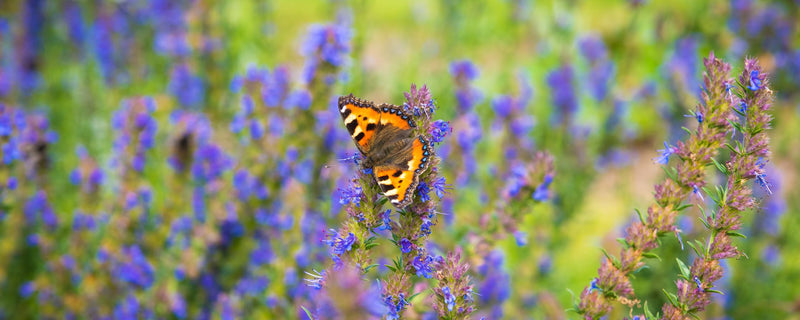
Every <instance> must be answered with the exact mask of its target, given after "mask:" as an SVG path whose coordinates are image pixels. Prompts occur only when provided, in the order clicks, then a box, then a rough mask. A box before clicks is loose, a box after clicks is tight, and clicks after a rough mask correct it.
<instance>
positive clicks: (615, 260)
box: [600, 248, 620, 268]
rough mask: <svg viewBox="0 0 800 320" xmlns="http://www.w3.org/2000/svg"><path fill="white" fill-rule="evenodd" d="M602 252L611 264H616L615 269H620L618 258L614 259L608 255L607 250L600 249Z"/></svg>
mask: <svg viewBox="0 0 800 320" xmlns="http://www.w3.org/2000/svg"><path fill="white" fill-rule="evenodd" d="M600 250H601V251H603V254H604V255H605V256H606V258H607V259H608V260H609V261H611V263H613V264H614V266H615V267H617V268H619V266H620V264H619V260H617V257H614V256H612V255H610V254H608V251H606V249H603V248H600Z"/></svg>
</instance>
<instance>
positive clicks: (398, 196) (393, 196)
mask: <svg viewBox="0 0 800 320" xmlns="http://www.w3.org/2000/svg"><path fill="white" fill-rule="evenodd" d="M373 171H374V172H375V179H376V180H377V181H378V185H379V186H380V187H381V191H383V195H385V196H386V197H387V198H389V201H391V202H392V204H394V205H395V206H398V205H400V204H405V203H408V202H411V192H413V190H414V189H413V188H412V186H413V187H414V188H416V184H417V181H416V177H415V176H414V175H415V174H414V171H411V170H399V169H396V168H391V167H389V166H381V167H375V168H374V169H373Z"/></svg>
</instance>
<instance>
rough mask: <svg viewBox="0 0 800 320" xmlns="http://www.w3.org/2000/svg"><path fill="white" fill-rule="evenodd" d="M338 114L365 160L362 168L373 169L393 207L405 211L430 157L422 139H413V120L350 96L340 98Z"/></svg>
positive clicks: (400, 111)
mask: <svg viewBox="0 0 800 320" xmlns="http://www.w3.org/2000/svg"><path fill="white" fill-rule="evenodd" d="M339 113H340V114H341V115H342V120H344V126H345V127H346V128H347V131H348V132H349V133H350V136H351V137H353V140H354V141H355V143H356V147H357V148H358V150H359V151H361V154H362V155H363V156H364V160H363V161H362V165H363V166H364V168H371V169H372V173H373V174H374V176H375V180H376V181H377V182H378V185H379V186H380V187H381V191H383V194H384V195H385V196H386V197H387V198H388V199H389V201H390V202H391V203H392V204H393V205H394V206H395V207H397V208H399V209H403V208H405V207H406V206H407V205H408V204H410V203H411V201H412V198H413V194H414V190H416V188H417V184H418V183H419V175H420V174H421V173H423V172H425V170H426V169H427V168H428V165H429V164H430V160H431V156H432V154H433V151H432V148H431V145H430V144H429V143H428V141H427V140H426V139H425V138H424V137H422V136H421V135H420V136H414V133H413V131H412V130H413V129H412V128H415V127H416V124H415V123H414V120H412V119H411V116H410V115H409V114H408V113H407V112H405V111H403V109H402V108H400V107H398V106H396V105H392V104H386V103H384V104H381V105H378V106H375V104H374V103H373V102H372V101H366V100H361V99H359V98H356V97H354V96H353V95H352V94H350V95H349V96H341V97H339Z"/></svg>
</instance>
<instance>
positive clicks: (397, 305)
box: [383, 292, 410, 320]
mask: <svg viewBox="0 0 800 320" xmlns="http://www.w3.org/2000/svg"><path fill="white" fill-rule="evenodd" d="M395 300H396V301H397V302H395ZM383 303H384V304H385V305H386V306H387V307H388V310H387V312H386V320H397V319H400V312H401V311H403V309H405V308H406V306H408V305H409V304H410V303H408V301H407V300H406V297H405V295H404V294H403V293H402V292H401V293H399V294H398V295H397V298H396V299H395V297H394V296H392V295H386V296H385V297H384V298H383Z"/></svg>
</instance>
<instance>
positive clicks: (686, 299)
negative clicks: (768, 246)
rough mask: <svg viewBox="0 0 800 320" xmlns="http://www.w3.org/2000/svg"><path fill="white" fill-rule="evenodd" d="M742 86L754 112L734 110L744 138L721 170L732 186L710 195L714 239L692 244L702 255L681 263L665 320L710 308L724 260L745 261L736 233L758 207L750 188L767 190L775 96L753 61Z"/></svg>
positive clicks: (740, 90) (740, 93)
mask: <svg viewBox="0 0 800 320" xmlns="http://www.w3.org/2000/svg"><path fill="white" fill-rule="evenodd" d="M738 80H739V81H738V87H737V89H738V90H737V91H738V92H737V96H739V97H740V98H741V100H742V102H744V104H746V105H747V106H749V108H748V109H747V111H746V112H745V111H742V110H737V109H734V110H736V111H737V113H738V117H737V118H738V119H737V121H731V125H732V126H733V127H734V128H735V129H736V130H737V132H740V133H741V134H742V136H741V139H737V140H735V141H734V142H735V146H733V147H732V150H731V158H730V160H728V161H727V162H726V163H725V164H724V165H720V166H719V169H720V170H721V171H722V173H723V174H725V175H726V176H727V182H726V184H725V186H724V187H722V188H718V189H717V192H716V193H712V194H711V198H712V199H713V200H714V202H715V204H716V206H717V209H716V210H708V211H706V212H708V214H707V215H706V216H705V217H704V219H703V224H704V225H705V226H706V228H708V230H709V231H710V232H711V235H710V236H709V238H708V241H707V242H706V243H703V242H699V241H698V242H695V243H690V246H691V247H692V249H694V250H695V253H696V254H697V258H696V259H695V260H694V262H693V263H692V265H691V267H690V268H687V267H686V265H684V264H683V263H682V262H680V260H679V265H680V269H681V275H680V277H681V279H679V280H677V281H676V285H677V287H678V292H677V293H676V294H672V293H668V296H669V298H670V299H669V303H667V304H664V307H663V308H662V311H663V312H664V315H663V319H685V318H686V317H687V316H689V315H693V314H695V313H697V312H699V311H702V310H704V309H705V307H706V306H707V305H708V304H709V303H710V301H711V300H710V298H711V295H712V294H713V293H717V292H718V291H716V290H714V289H712V288H713V287H714V284H715V282H717V281H718V280H720V279H721V278H722V275H723V269H722V266H721V265H720V260H723V259H729V258H734V257H738V256H740V255H742V253H741V252H740V251H739V249H738V248H737V247H736V246H735V245H734V244H733V239H734V238H735V237H737V236H741V234H739V233H738V232H737V230H739V229H741V227H742V216H741V214H742V211H744V210H747V209H749V208H753V207H755V206H756V205H757V204H756V202H755V199H753V197H752V191H751V187H750V186H749V185H748V184H747V182H748V181H753V187H755V188H758V187H762V188H765V189H767V190H768V186H767V182H766V180H765V169H764V164H765V163H766V161H767V159H768V158H769V156H770V150H769V138H768V137H767V131H766V130H768V129H770V127H771V124H770V121H771V120H772V115H770V113H769V109H770V107H771V104H772V99H773V97H772V91H771V90H770V89H769V82H768V80H767V77H766V74H765V73H764V69H763V68H762V67H761V66H760V65H759V64H758V62H757V61H756V60H753V59H748V60H747V61H745V65H744V70H743V71H742V74H741V75H740V76H739V79H738Z"/></svg>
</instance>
